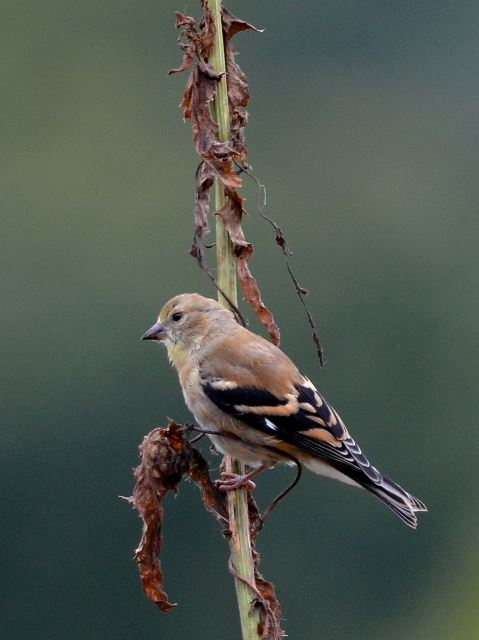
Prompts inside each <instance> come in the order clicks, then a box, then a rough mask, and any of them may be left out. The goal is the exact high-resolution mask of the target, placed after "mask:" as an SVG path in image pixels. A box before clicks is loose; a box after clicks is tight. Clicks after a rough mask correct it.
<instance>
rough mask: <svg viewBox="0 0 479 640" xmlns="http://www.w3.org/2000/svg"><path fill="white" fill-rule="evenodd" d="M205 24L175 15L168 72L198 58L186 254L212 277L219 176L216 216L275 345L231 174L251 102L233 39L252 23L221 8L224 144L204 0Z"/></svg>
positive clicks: (187, 108) (190, 102)
mask: <svg viewBox="0 0 479 640" xmlns="http://www.w3.org/2000/svg"><path fill="white" fill-rule="evenodd" d="M202 6H203V20H202V21H201V23H200V26H199V27H197V25H196V22H195V20H194V19H193V18H191V17H189V16H185V15H184V14H182V13H180V12H178V13H177V14H176V16H177V27H178V28H179V29H180V36H179V41H180V47H181V49H182V51H183V52H184V56H183V62H182V64H181V66H180V67H178V68H177V69H173V70H172V71H171V72H170V73H177V72H179V71H184V70H186V69H188V68H189V67H190V66H191V64H192V62H193V60H194V59H195V58H196V60H197V64H196V65H195V67H194V69H193V71H192V72H191V75H190V77H189V79H188V81H187V83H186V87H185V92H184V95H183V100H182V102H181V106H182V107H183V110H184V111H183V112H184V117H185V118H186V119H189V120H191V128H192V132H193V143H194V145H195V148H196V151H197V153H198V155H199V156H200V157H201V159H202V164H201V165H200V168H199V169H198V171H197V176H196V178H197V179H196V205H195V215H194V219H195V235H194V240H193V246H192V248H191V250H190V253H191V254H192V255H193V256H194V257H195V258H196V259H197V261H198V264H199V265H200V267H201V268H202V269H203V270H204V271H205V272H206V273H208V275H210V277H211V272H210V270H209V269H208V266H207V264H206V260H205V239H206V236H207V234H208V232H209V229H208V213H209V207H210V199H211V189H212V187H213V183H214V177H218V178H219V180H221V183H222V185H223V187H224V189H225V195H226V204H225V206H224V207H223V208H222V209H221V211H219V212H218V215H220V216H221V217H222V219H223V220H224V222H225V225H226V228H227V230H228V233H229V235H230V238H231V241H232V242H233V246H234V251H235V255H236V259H237V270H238V276H239V281H240V285H241V288H242V289H243V293H244V296H245V299H246V301H247V302H248V304H249V305H250V306H251V307H252V309H253V310H254V311H255V313H256V315H257V316H258V318H259V320H260V321H261V322H262V323H263V325H264V326H265V327H266V328H267V330H268V332H269V334H270V336H271V339H272V341H273V342H274V343H275V344H279V340H280V333H279V329H278V327H277V325H276V324H275V322H274V319H273V315H272V313H271V312H270V311H269V309H268V308H267V307H266V305H265V304H264V302H263V300H262V298H261V293H260V290H259V287H258V284H257V282H256V280H255V278H254V277H253V275H252V273H251V271H250V269H249V267H248V264H247V263H248V260H249V259H250V257H251V255H252V253H253V245H252V244H251V243H249V242H247V241H246V239H245V237H244V233H243V230H242V228H241V220H242V216H243V213H244V212H243V198H242V197H241V196H240V195H239V194H238V192H237V189H239V188H240V187H241V186H242V180H241V178H240V176H239V175H238V173H237V172H236V171H235V163H236V164H239V165H245V164H246V162H247V149H246V142H245V135H244V128H245V125H246V122H247V119H248V113H247V111H246V106H247V104H248V100H249V91H248V82H247V79H246V76H245V74H244V73H243V71H242V69H241V67H240V66H239V65H238V63H237V62H236V52H235V50H234V47H233V44H232V39H233V37H234V36H235V35H236V34H237V33H239V32H240V31H244V30H246V29H253V30H255V31H258V29H256V27H254V26H253V25H252V24H250V23H248V22H246V21H244V20H241V19H240V18H237V17H236V16H234V15H233V14H231V13H230V12H229V11H228V10H227V9H225V8H224V7H223V14H222V19H223V36H224V46H225V60H226V73H227V79H228V82H227V84H228V101H229V106H230V138H229V140H228V141H226V142H221V141H220V140H219V139H218V125H217V123H216V122H215V121H214V119H213V116H212V113H211V105H212V102H213V100H214V96H215V94H216V90H217V83H218V81H219V80H220V77H221V76H220V74H218V73H216V72H215V71H214V69H212V68H211V67H210V66H209V64H208V55H209V53H210V51H211V48H212V46H213V43H214V34H215V25H214V21H213V17H212V14H211V12H210V10H209V8H208V3H207V2H206V0H202Z"/></svg>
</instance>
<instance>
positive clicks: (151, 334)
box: [141, 322, 166, 340]
mask: <svg viewBox="0 0 479 640" xmlns="http://www.w3.org/2000/svg"><path fill="white" fill-rule="evenodd" d="M165 335H166V329H165V327H164V326H163V325H162V324H161V323H160V322H155V324H154V325H153V326H152V327H150V328H149V329H148V331H147V332H146V333H145V334H144V335H142V336H141V339H142V340H163V339H164V337H165Z"/></svg>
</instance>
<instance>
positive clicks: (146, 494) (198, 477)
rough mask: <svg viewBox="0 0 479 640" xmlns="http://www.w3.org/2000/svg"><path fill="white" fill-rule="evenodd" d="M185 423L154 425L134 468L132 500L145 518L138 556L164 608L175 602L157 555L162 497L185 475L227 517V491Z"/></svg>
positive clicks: (145, 580)
mask: <svg viewBox="0 0 479 640" xmlns="http://www.w3.org/2000/svg"><path fill="white" fill-rule="evenodd" d="M183 434H184V427H182V426H181V425H178V424H176V423H174V422H170V424H169V425H168V427H166V428H162V427H159V428H157V429H153V431H151V432H150V433H149V434H148V435H147V436H145V438H144V439H143V442H142V443H141V445H140V457H141V462H140V464H139V466H138V467H137V468H136V469H135V472H134V475H135V478H136V485H135V488H134V490H133V496H132V497H131V498H130V502H131V503H132V504H133V506H134V507H135V508H136V509H137V511H138V512H139V514H140V517H141V518H142V520H143V533H142V537H141V541H140V544H139V546H138V549H137V550H136V552H135V558H136V561H137V562H138V569H139V572H140V577H141V580H142V584H143V591H144V592H145V594H146V595H147V596H148V598H150V600H152V601H153V602H155V604H156V605H157V606H158V607H159V608H160V609H161V611H169V610H171V609H173V608H174V607H175V606H176V605H175V604H172V603H171V602H169V600H168V596H167V594H166V592H165V590H164V587H163V573H162V569H161V563H160V560H159V558H158V556H159V553H160V551H161V546H162V542H163V532H162V528H163V518H164V509H163V504H162V503H163V498H164V497H165V495H166V494H167V493H168V491H173V492H174V493H177V491H178V485H179V483H180V481H181V478H182V477H183V475H188V476H189V477H190V478H191V479H192V480H193V481H194V482H195V483H196V484H197V485H198V486H199V487H200V489H201V493H202V497H203V502H204V504H205V506H206V508H207V509H208V510H209V511H211V512H212V513H213V514H214V515H215V516H216V518H217V519H218V521H219V522H221V523H222V525H223V527H224V523H225V521H226V507H225V501H224V495H223V494H220V493H219V492H218V490H217V489H216V487H215V485H214V484H213V483H212V481H211V479H210V476H209V473H208V465H207V463H206V461H205V460H204V458H203V457H202V456H201V455H200V453H199V452H198V451H197V450H196V449H194V448H193V447H192V446H191V445H190V444H189V443H188V442H187V441H186V440H185V439H184V437H183Z"/></svg>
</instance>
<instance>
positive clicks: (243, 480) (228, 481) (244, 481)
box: [216, 471, 256, 491]
mask: <svg viewBox="0 0 479 640" xmlns="http://www.w3.org/2000/svg"><path fill="white" fill-rule="evenodd" d="M216 486H217V487H218V489H220V490H221V491H235V489H239V488H240V487H245V489H247V490H248V491H253V489H256V485H255V483H254V482H253V481H252V480H250V474H249V473H245V474H243V475H241V474H239V473H229V472H227V471H222V472H221V479H220V480H217V481H216Z"/></svg>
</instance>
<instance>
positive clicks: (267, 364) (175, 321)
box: [142, 293, 427, 529]
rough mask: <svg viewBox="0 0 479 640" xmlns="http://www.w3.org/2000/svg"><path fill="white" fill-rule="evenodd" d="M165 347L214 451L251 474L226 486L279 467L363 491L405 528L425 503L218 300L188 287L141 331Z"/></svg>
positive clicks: (224, 483) (225, 485)
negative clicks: (376, 461) (384, 469)
mask: <svg viewBox="0 0 479 640" xmlns="http://www.w3.org/2000/svg"><path fill="white" fill-rule="evenodd" d="M142 340H152V341H155V342H158V343H160V344H163V345H165V346H166V349H167V353H168V359H169V361H170V362H171V364H172V365H173V366H174V368H175V369H176V370H177V373H178V377H179V382H180V385H181V388H182V391H183V396H184V399H185V403H186V405H187V407H188V408H189V410H190V411H191V413H192V414H193V416H194V418H195V420H196V422H197V423H198V425H199V426H200V429H201V430H202V431H203V432H204V433H206V434H207V435H208V437H209V438H210V440H211V441H212V443H213V445H214V447H215V449H216V450H217V451H219V452H220V453H222V454H223V455H229V456H232V457H233V458H235V459H238V460H240V461H241V462H242V463H243V464H245V465H246V466H247V467H248V468H249V469H250V470H249V471H248V473H245V474H237V475H235V474H223V476H222V479H221V481H220V487H221V488H222V489H223V490H225V491H230V490H234V489H236V488H238V487H240V486H247V487H249V488H252V487H254V484H253V483H252V478H253V477H256V476H257V475H259V474H260V473H262V472H263V471H265V470H267V469H269V468H272V467H274V466H276V465H277V464H278V463H281V462H283V463H284V462H286V463H287V464H292V463H295V464H297V465H298V469H300V467H301V464H302V465H304V466H305V467H307V468H308V469H310V470H311V471H313V472H314V473H316V474H319V475H322V476H326V477H329V478H333V479H336V480H340V481H342V482H344V483H346V484H349V485H352V486H355V487H360V488H362V489H365V490H366V491H368V492H370V493H371V494H373V495H374V496H375V497H376V498H378V499H379V500H380V501H382V502H383V503H384V504H385V505H386V506H387V507H389V509H391V510H392V511H393V512H394V513H395V515H396V516H398V517H399V518H400V519H401V520H402V521H403V522H404V523H405V524H406V525H408V526H409V527H411V528H413V529H415V528H416V527H417V523H418V520H417V515H416V513H417V512H421V511H427V507H426V505H425V504H424V503H423V502H422V501H421V500H419V499H418V498H416V497H414V496H413V495H412V494H410V493H408V492H407V491H406V490H405V489H403V488H402V487H401V486H399V485H398V484H397V483H396V482H394V481H393V480H391V479H390V478H388V477H387V476H385V475H383V474H382V473H381V472H380V471H379V470H378V469H377V468H376V467H374V466H373V465H372V464H371V463H370V462H369V460H368V459H367V457H366V456H365V454H364V453H363V452H362V450H361V448H360V447H359V445H358V444H357V442H356V441H355V440H354V439H353V437H352V436H351V435H350V434H349V432H348V429H347V428H346V425H345V424H344V422H343V421H342V419H341V418H340V416H339V414H338V413H337V411H336V410H335V409H334V408H333V406H332V405H331V404H330V403H329V402H328V401H327V400H326V398H325V397H324V396H323V395H322V394H321V393H320V392H319V391H318V390H317V389H316V387H315V386H314V385H313V383H312V382H311V381H310V380H309V378H307V377H306V376H305V375H304V374H302V373H301V372H300V370H299V369H298V368H297V366H296V365H295V364H294V363H293V362H292V360H291V359H290V358H289V357H288V356H287V355H286V354H285V353H284V352H283V351H281V349H279V347H276V346H275V345H274V344H272V343H271V342H269V341H268V340H266V339H264V338H263V337H261V336H259V335H257V334H255V333H253V332H252V331H250V330H249V329H247V328H246V327H244V326H242V325H241V324H239V323H238V322H237V320H236V316H235V314H234V313H233V312H232V311H231V310H230V309H228V308H226V307H224V306H223V305H221V304H220V303H219V302H217V301H216V300H213V299H211V298H207V297H204V296H202V295H200V294H198V293H182V294H179V295H177V296H175V297H173V298H172V299H171V300H169V301H168V302H167V303H166V304H165V305H164V306H163V308H162V310H161V311H160V315H159V317H158V321H157V322H156V323H155V324H153V326H151V327H150V328H149V329H148V331H146V333H145V334H144V335H143V336H142Z"/></svg>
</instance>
